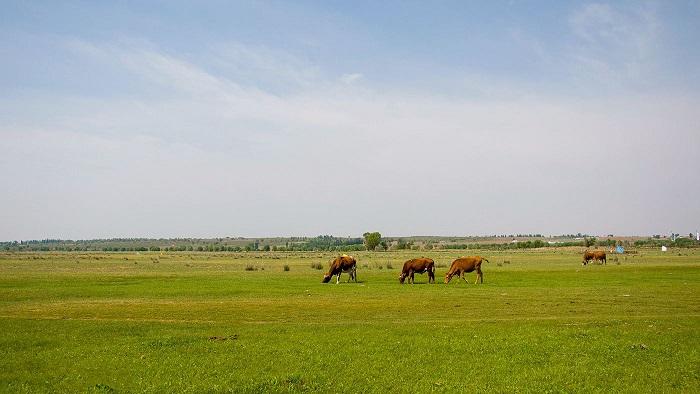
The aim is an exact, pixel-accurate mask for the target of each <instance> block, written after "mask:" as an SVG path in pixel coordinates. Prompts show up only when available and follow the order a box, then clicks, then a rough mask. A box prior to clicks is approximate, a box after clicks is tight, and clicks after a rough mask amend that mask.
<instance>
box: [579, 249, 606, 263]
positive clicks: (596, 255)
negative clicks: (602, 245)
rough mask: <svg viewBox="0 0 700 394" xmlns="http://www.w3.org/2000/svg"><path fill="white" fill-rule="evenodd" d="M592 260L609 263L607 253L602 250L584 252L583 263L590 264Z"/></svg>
mask: <svg viewBox="0 0 700 394" xmlns="http://www.w3.org/2000/svg"><path fill="white" fill-rule="evenodd" d="M591 260H592V261H600V263H601V264H607V263H608V261H607V258H606V255H605V252H603V251H602V250H594V251H592V252H589V251H585V252H584V253H583V262H582V264H583V265H586V264H588V263H589V262H591Z"/></svg>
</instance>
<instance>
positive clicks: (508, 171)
mask: <svg viewBox="0 0 700 394" xmlns="http://www.w3.org/2000/svg"><path fill="white" fill-rule="evenodd" d="M582 39H584V38H583V37H582ZM74 45H75V43H74ZM78 47H80V48H82V49H80V50H82V51H83V53H84V55H85V56H90V57H91V58H92V59H93V60H95V59H98V60H99V59H102V61H106V62H111V63H114V62H117V63H118V64H120V65H121V66H120V67H122V68H123V69H124V70H126V71H127V72H129V73H130V74H131V75H132V77H133V78H137V79H140V80H143V81H144V83H145V84H144V85H143V86H144V89H151V88H154V87H158V88H159V89H162V90H160V91H159V92H158V93H157V94H150V95H139V96H138V98H133V97H130V96H125V97H116V98H80V97H78V98H71V97H63V98H61V100H62V105H63V107H62V109H61V110H60V111H53V112H52V111H49V112H42V108H55V107H54V104H52V100H55V99H56V98H55V97H50V96H45V97H44V96H41V95H33V96H30V97H26V98H24V99H20V100H6V101H5V102H3V103H0V104H3V107H4V108H5V111H8V109H7V108H10V110H9V111H12V108H19V107H26V108H33V109H34V111H35V112H34V113H33V114H32V115H31V116H26V117H21V119H20V117H16V118H15V119H14V122H12V123H5V124H3V125H1V126H0V134H2V135H3V139H2V140H1V141H0V157H2V159H0V163H2V166H0V175H1V176H2V177H3V178H4V179H5V180H6V182H7V183H8V184H10V185H14V186H13V187H10V188H9V189H7V190H6V192H4V193H2V195H1V196H0V204H2V205H3V206H12V207H18V209H13V210H6V211H4V213H3V214H2V215H3V216H2V217H0V220H2V222H3V223H14V224H15V226H14V228H12V229H9V228H3V231H4V232H3V233H0V238H5V239H7V238H13V237H18V236H19V237H37V236H51V237H54V236H56V237H84V236H112V235H166V236H177V235H221V234H246V235H261V236H262V235H269V234H311V235H313V234H319V233H334V234H342V235H347V234H358V233H361V232H362V231H364V230H366V229H367V228H381V229H382V230H383V231H384V232H387V233H390V234H411V233H413V234H416V233H442V234H445V233H453V234H460V233H461V234H463V233H484V232H499V231H503V230H502V229H504V228H518V229H522V231H533V232H540V231H543V230H542V227H546V228H548V229H551V231H561V232H564V231H570V229H571V228H572V227H575V228H578V229H581V230H585V231H598V230H600V231H614V232H617V231H618V230H619V231H628V230H625V229H626V228H630V227H633V228H635V229H639V230H638V231H653V230H650V229H651V228H652V227H653V226H651V225H650V224H649V223H648V221H649V222H653V223H656V224H658V223H671V222H673V221H675V222H676V223H677V222H679V221H680V222H683V223H686V222H687V221H688V217H696V216H697V215H695V216H693V215H685V214H684V215H676V216H674V217H672V218H667V217H665V216H664V215H662V214H660V213H659V214H657V213H654V212H656V209H655V207H656V205H655V204H656V203H657V202H658V201H662V200H663V201H667V202H668V201H670V202H676V203H681V202H682V201H683V199H684V198H683V195H684V194H685V193H686V192H687V193H690V194H697V192H698V190H697V186H691V185H689V184H687V183H684V184H675V183H673V184H671V186H670V188H671V190H669V189H667V188H664V187H660V188H659V187H653V188H650V187H649V185H650V181H649V177H650V176H652V177H656V176H655V175H653V174H656V175H659V176H660V175H661V174H663V173H666V172H667V171H668V169H670V168H673V169H674V170H675V171H676V172H675V174H676V176H692V171H691V170H690V169H689V167H686V166H685V165H684V164H685V163H687V162H688V161H689V160H691V158H693V157H697V156H698V155H700V151H699V148H698V147H699V146H700V141H698V138H699V136H698V135H697V133H696V132H695V129H694V126H693V125H696V124H697V120H698V119H697V115H696V111H695V108H696V107H697V104H698V100H697V98H696V97H692V96H664V97H660V96H658V97H655V96H644V95H638V96H629V95H628V96H626V97H624V98H620V97H612V98H605V99H600V98H597V99H587V100H583V99H577V98H567V97H562V96H551V97H547V96H538V97H530V96H527V95H513V96H511V97H518V98H517V99H513V98H511V99H508V100H502V99H499V98H487V99H484V100H478V101H477V100H473V99H463V98H455V97H452V96H451V97H443V96H439V95H435V94H424V95H415V94H405V93H403V92H401V91H398V90H397V91H391V92H386V91H382V90H380V89H373V88H372V87H371V86H362V85H363V84H354V85H353V84H348V83H347V82H353V81H357V80H358V79H359V78H360V76H359V75H353V74H349V75H347V76H344V77H341V78H337V77H335V78H334V77H323V76H322V74H321V73H316V72H315V71H313V70H314V66H311V67H309V70H311V71H309V72H308V73H306V72H304V71H290V72H289V73H288V74H284V73H281V74H280V75H283V79H285V80H289V81H290V83H297V82H298V81H299V80H300V79H299V75H312V77H309V78H312V79H317V80H318V81H319V82H318V83H313V84H311V85H310V86H307V87H302V86H303V84H297V88H296V89H295V90H294V91H293V92H285V93H284V94H281V93H279V92H278V91H276V89H275V88H274V87H270V88H267V89H266V88H264V87H263V86H262V85H260V84H253V85H252V86H247V83H246V82H245V80H246V78H245V77H240V76H236V75H239V74H237V73H227V72H226V70H218V71H217V72H215V71H213V70H212V69H211V68H210V66H208V65H200V64H197V63H195V62H193V61H192V60H190V59H185V58H183V57H181V56H174V55H172V54H168V53H165V52H164V51H160V50H158V49H157V48H154V47H151V46H130V45H123V44H114V43H107V44H103V43H87V42H83V43H80V44H79V45H78ZM234 47H235V46H234ZM240 51H241V52H246V54H245V55H244V57H246V58H250V59H263V60H254V61H251V62H250V63H248V67H250V68H251V70H258V71H257V73H259V74H260V75H261V77H259V78H265V77H264V75H265V74H267V73H273V74H274V73H277V70H278V69H279V68H278V67H275V66H273V65H266V64H267V62H268V61H270V62H272V63H275V61H273V60H269V59H270V58H269V56H270V55H269V53H268V52H267V51H266V50H262V53H261V54H259V55H258V54H256V51H255V49H252V48H246V49H245V50H240ZM278 56H281V57H282V58H284V57H285V56H287V55H284V54H276V55H275V57H274V58H278ZM289 56H290V57H291V56H292V55H289ZM264 59H268V60H264ZM292 63H294V61H292ZM296 64H303V62H301V63H296ZM282 67H283V66H282ZM292 68H293V69H294V70H298V69H299V68H301V69H302V70H303V69H306V67H305V66H294V67H292ZM251 72H252V71H251ZM239 77H240V78H242V79H240V80H239V79H238V78H239ZM301 79H302V80H303V78H301ZM473 84H475V85H478V86H477V88H479V89H487V88H488V86H485V85H487V84H488V81H480V80H474V81H473ZM355 85H357V86H355ZM358 86H361V88H360V87H358ZM667 119H673V123H670V124H669V123H668V122H667ZM660 130H663V133H661V132H660ZM675 141H684V143H683V144H680V145H678V144H676V143H675ZM61 174H66V176H65V177H64V176H61ZM27 179H32V181H27ZM659 182H660V184H661V185H664V184H667V182H668V179H666V180H664V179H663V178H662V179H661V180H660V181H659ZM679 185H685V186H679ZM679 187H680V188H681V189H679ZM593 190H603V192H602V193H597V192H593ZM639 196H644V198H640V197H639ZM629 201H633V203H632V204H630V203H629ZM103 207H110V210H111V211H112V212H123V213H124V214H121V215H111V216H110V220H109V221H110V226H109V229H108V230H104V229H103V230H99V229H98V228H100V227H99V225H100V223H101V220H103V219H104V218H103V212H104V211H103V210H104V208H103ZM640 209H641V210H645V212H649V214H648V215H647V216H644V217H641V216H639V215H637V214H635V212H637V210H640ZM693 209H695V208H693ZM59 211H60V212H61V214H60V215H59V217H58V218H57V220H48V221H47V220H46V217H48V216H47V215H50V212H59ZM552 211H555V212H564V211H566V212H568V213H567V215H566V216H565V217H562V218H560V219H558V220H557V221H556V224H553V223H552V222H551V221H550V218H551V212H552ZM409 212H410V215H408V214H407V213H409ZM484 212H491V213H492V214H485V213H484ZM494 212H497V213H498V214H493V213H494ZM695 213H698V212H695ZM620 215H622V216H625V215H628V216H625V220H624V223H620V224H619V225H618V226H619V228H611V226H613V225H612V224H610V225H606V226H605V230H602V229H601V228H600V227H599V224H598V220H597V218H598V217H600V216H603V217H612V216H620ZM681 216H682V217H681ZM21 223H42V225H41V231H42V233H41V234H40V235H37V233H36V228H35V227H34V228H30V227H31V226H29V225H27V226H26V228H25V227H22V226H24V225H23V224H21ZM654 228H656V227H654ZM18 229H19V230H18ZM25 234H26V235H25Z"/></svg>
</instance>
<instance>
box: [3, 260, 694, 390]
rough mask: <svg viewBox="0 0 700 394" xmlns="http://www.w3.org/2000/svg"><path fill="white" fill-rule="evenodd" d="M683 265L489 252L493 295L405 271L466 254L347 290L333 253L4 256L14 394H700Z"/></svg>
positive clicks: (381, 263)
mask: <svg viewBox="0 0 700 394" xmlns="http://www.w3.org/2000/svg"><path fill="white" fill-rule="evenodd" d="M673 252H674V253H668V254H660V253H657V252H644V251H642V252H641V253H639V254H637V255H634V256H635V257H632V256H622V257H620V258H619V261H618V263H619V265H618V264H616V263H611V262H609V263H608V264H607V265H606V266H600V265H589V266H586V267H582V266H581V264H580V260H581V259H580V255H579V253H578V251H575V250H560V249H547V250H543V251H508V252H507V253H506V252H482V253H481V254H482V255H484V256H486V257H487V258H489V259H490V260H491V262H492V263H490V264H489V263H486V264H485V265H484V267H483V270H484V284H483V285H474V284H473V283H470V284H465V283H464V282H463V281H462V282H460V281H455V280H453V281H452V282H451V283H450V284H449V285H444V284H443V283H442V275H444V273H445V271H446V268H438V270H437V274H436V276H437V282H438V283H437V284H435V285H428V284H427V283H426V282H427V276H425V275H416V284H415V285H408V284H405V285H400V284H399V283H398V279H397V276H398V273H397V271H396V270H392V268H391V267H392V266H398V267H401V266H402V265H403V261H405V260H407V259H409V258H413V257H420V255H421V254H425V255H427V256H429V257H431V258H434V259H435V260H436V263H438V264H437V265H438V267H440V266H443V267H445V266H449V263H450V262H451V261H452V259H454V258H456V257H458V254H457V252H450V251H430V252H424V253H418V252H416V253H411V252H389V253H371V254H370V253H360V254H357V255H355V257H357V259H358V262H359V264H358V280H359V283H357V284H355V283H345V281H346V280H347V274H344V275H343V277H342V278H341V280H342V282H341V284H340V285H335V284H334V282H335V281H334V280H333V281H332V282H331V284H321V283H320V281H321V278H322V275H323V272H322V271H319V270H318V269H317V268H316V267H315V266H314V265H312V264H313V263H318V262H319V261H322V262H323V265H324V267H325V266H327V262H328V261H330V259H331V257H333V255H332V254H327V253H249V254H246V253H237V254H236V253H191V254H186V253H184V254H182V253H180V254H168V253H166V254H163V255H160V254H156V253H142V254H117V253H115V254H102V253H81V254H79V253H63V254H61V253H38V254H23V253H16V254H12V253H9V254H0V332H1V333H2V335H0V391H4V392H13V393H14V392H32V393H34V392H56V391H59V392H113V391H114V392H124V391H126V392H133V391H148V392H170V391H192V392H202V391H208V392H229V391H234V392H289V391H326V392H328V391H332V392H357V391H366V392H387V391H388V392H415V391H447V392H451V391H474V392H483V391H499V392H511V391H538V392H539V391H624V392H667V391H677V392H697V391H698V390H700V372H699V371H700V354H699V352H700V329H699V328H698V327H700V254H699V253H698V252H696V251H692V250H691V251H685V250H683V251H681V252H682V253H681V255H680V256H679V255H678V254H677V253H675V252H677V251H673ZM477 253H478V252H477ZM496 262H503V263H504V264H501V265H500V266H499V265H497V263H496ZM443 264H444V265H443ZM285 266H287V267H289V268H290V269H289V270H288V272H285V268H284V267H285ZM248 267H255V268H259V269H255V270H253V271H248V270H247V269H248ZM385 267H386V268H387V269H384V268H385ZM468 279H469V280H470V281H471V282H473V281H474V279H475V276H474V275H473V274H471V275H469V276H468Z"/></svg>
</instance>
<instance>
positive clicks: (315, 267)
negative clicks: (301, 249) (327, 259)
mask: <svg viewBox="0 0 700 394" xmlns="http://www.w3.org/2000/svg"><path fill="white" fill-rule="evenodd" d="M311 268H313V269H316V270H322V269H323V265H321V263H311Z"/></svg>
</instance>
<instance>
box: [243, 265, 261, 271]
mask: <svg viewBox="0 0 700 394" xmlns="http://www.w3.org/2000/svg"><path fill="white" fill-rule="evenodd" d="M245 270H246V271H257V270H258V267H256V266H254V265H252V264H248V265H246V266H245Z"/></svg>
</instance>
